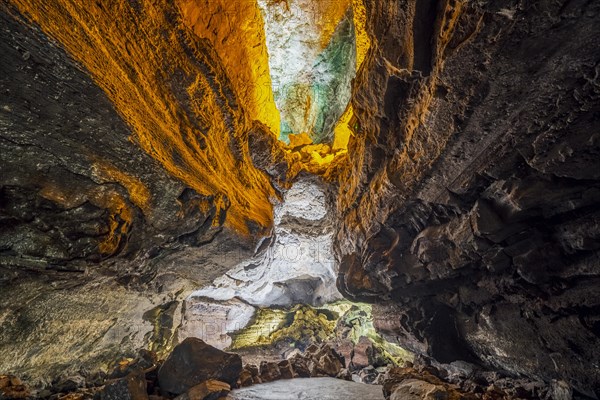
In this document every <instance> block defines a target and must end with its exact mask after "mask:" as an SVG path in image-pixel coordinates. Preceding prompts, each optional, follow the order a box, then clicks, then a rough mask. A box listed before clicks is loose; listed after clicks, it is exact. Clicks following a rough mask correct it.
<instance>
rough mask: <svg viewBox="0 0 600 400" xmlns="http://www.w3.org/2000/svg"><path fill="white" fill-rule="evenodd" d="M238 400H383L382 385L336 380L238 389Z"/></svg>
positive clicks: (294, 381) (288, 381)
mask: <svg viewBox="0 0 600 400" xmlns="http://www.w3.org/2000/svg"><path fill="white" fill-rule="evenodd" d="M230 396H231V398H232V399H235V400H298V399H302V400H347V399H362V400H383V399H384V397H383V391H382V388H381V386H380V385H367V384H364V383H356V382H350V381H344V380H341V379H335V378H296V379H285V380H280V381H275V382H270V383H263V384H259V385H254V386H250V387H246V388H241V389H236V390H234V391H232V392H231V394H230Z"/></svg>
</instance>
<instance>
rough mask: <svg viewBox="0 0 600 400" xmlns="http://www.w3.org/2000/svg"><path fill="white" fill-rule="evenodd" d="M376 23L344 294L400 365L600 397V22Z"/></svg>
mask: <svg viewBox="0 0 600 400" xmlns="http://www.w3.org/2000/svg"><path fill="white" fill-rule="evenodd" d="M369 5H370V6H369V7H367V10H368V27H369V29H370V31H371V35H372V37H373V40H374V45H373V46H372V48H371V51H370V53H369V55H368V58H367V61H366V64H365V65H364V67H363V69H362V70H361V71H360V73H359V76H358V77H357V82H356V84H355V93H354V97H353V106H354V109H355V110H356V114H357V115H356V116H357V125H358V126H359V133H358V134H357V136H356V137H355V138H354V139H352V140H351V143H350V153H352V154H357V155H359V156H355V157H353V158H352V163H353V166H352V168H351V169H350V170H349V171H348V172H347V174H346V175H345V176H343V177H342V179H340V182H341V191H340V196H339V198H338V208H339V210H340V213H341V217H342V219H343V223H342V224H341V226H340V229H339V231H338V236H337V243H336V247H337V253H338V257H339V259H340V261H341V265H340V277H339V280H338V286H339V288H340V290H341V291H343V292H344V293H345V294H346V295H348V296H350V297H352V298H355V299H364V300H368V301H371V302H377V303H380V306H379V307H376V311H375V313H376V314H378V315H377V317H376V325H377V327H378V328H379V329H380V330H381V331H383V332H385V333H386V334H387V335H388V337H389V338H390V339H391V340H396V341H397V342H398V343H400V344H401V345H402V346H405V347H406V348H408V349H411V350H413V351H416V352H419V353H423V354H429V355H431V356H433V357H434V358H436V359H438V360H439V361H443V362H451V361H453V360H470V361H475V362H480V363H485V364H487V365H491V366H494V367H495V368H500V369H504V370H507V371H511V372H512V373H520V374H525V375H528V376H530V377H536V378H540V379H544V380H547V381H549V380H552V379H557V380H564V381H567V382H568V384H569V385H572V386H573V387H574V388H575V389H576V390H578V391H580V392H581V393H586V394H588V395H589V396H592V397H593V396H594V395H595V396H600V393H599V392H598V387H600V366H599V365H598V360H600V353H599V351H600V330H599V327H600V325H599V324H600V295H599V288H600V253H599V249H600V240H599V239H600V236H599V233H600V230H599V229H598V227H599V226H600V225H599V222H600V219H599V218H600V207H599V205H600V180H599V178H600V176H599V173H600V164H599V162H600V161H599V160H600V140H599V136H598V126H599V121H600V119H599V117H598V116H599V115H600V114H599V111H600V101H599V94H600V81H599V80H598V76H599V71H600V69H599V64H598V62H599V60H600V45H599V42H598V40H597V38H598V37H599V36H600V4H598V3H597V2H589V1H577V0H575V1H559V2H551V1H541V2H535V4H534V3H531V2H526V1H489V2H487V1H481V2H469V3H466V4H465V3H462V2H455V1H440V2H431V1H419V0H417V1H409V0H404V1H396V0H393V1H392V0H390V1H386V0H383V1H371V2H369Z"/></svg>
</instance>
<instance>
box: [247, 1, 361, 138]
mask: <svg viewBox="0 0 600 400" xmlns="http://www.w3.org/2000/svg"><path fill="white" fill-rule="evenodd" d="M257 3H258V5H259V7H260V10H261V12H262V14H263V16H264V23H265V32H266V44H267V49H268V51H269V68H270V72H271V77H272V80H273V92H274V97H275V103H276V104H277V108H278V109H279V111H280V114H281V138H282V140H285V141H286V142H287V141H288V135H289V134H290V133H292V134H298V133H306V134H308V135H309V136H310V138H311V139H312V141H313V142H314V143H320V142H322V141H323V142H331V141H332V139H333V128H334V126H335V124H336V122H337V121H338V119H339V117H340V116H341V115H342V113H343V112H344V110H345V109H346V106H347V105H348V102H349V100H350V95H351V93H350V83H351V80H352V78H353V77H354V73H355V64H356V50H355V41H356V39H355V29H354V20H353V18H352V1H350V0H336V1H312V0H287V1H281V2H272V1H268V0H258V2H257Z"/></svg>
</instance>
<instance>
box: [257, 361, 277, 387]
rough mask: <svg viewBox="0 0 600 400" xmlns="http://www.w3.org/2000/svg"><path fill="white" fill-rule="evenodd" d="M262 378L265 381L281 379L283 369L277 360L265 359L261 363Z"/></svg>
mask: <svg viewBox="0 0 600 400" xmlns="http://www.w3.org/2000/svg"><path fill="white" fill-rule="evenodd" d="M260 379H261V380H262V381H263V382H272V381H275V380H277V379H281V371H279V366H278V365H277V363H275V362H268V361H263V362H261V363H260Z"/></svg>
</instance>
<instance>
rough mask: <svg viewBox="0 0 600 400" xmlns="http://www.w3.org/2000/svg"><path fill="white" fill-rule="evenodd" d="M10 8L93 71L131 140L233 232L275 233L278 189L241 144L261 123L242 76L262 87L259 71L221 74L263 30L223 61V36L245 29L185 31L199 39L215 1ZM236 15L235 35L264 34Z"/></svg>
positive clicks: (18, 0)
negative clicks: (213, 201)
mask: <svg viewBox="0 0 600 400" xmlns="http://www.w3.org/2000/svg"><path fill="white" fill-rule="evenodd" d="M13 3H14V4H15V5H17V6H18V8H19V9H20V10H21V11H22V12H23V13H24V14H25V15H27V16H29V17H30V18H31V19H32V21H33V22H35V23H37V24H39V25H40V26H41V28H42V29H43V30H44V31H45V32H46V33H48V34H49V35H50V36H53V37H54V38H55V39H56V40H57V41H59V42H60V43H61V44H62V45H63V46H64V47H65V48H66V49H67V51H68V52H69V53H70V54H71V55H72V57H73V58H75V59H76V60H77V61H78V62H80V63H81V64H82V65H83V67H84V68H86V69H87V70H88V71H89V73H90V74H91V76H92V77H93V79H94V80H95V81H96V83H97V84H98V85H99V86H100V87H101V88H102V89H103V90H104V91H105V92H106V94H107V95H108V97H109V98H110V99H111V101H112V102H113V103H114V106H115V108H116V109H117V111H118V112H119V113H120V114H121V115H122V116H123V118H124V119H125V121H126V122H127V123H128V124H129V125H130V126H131V127H132V128H133V132H134V136H133V137H132V140H133V141H134V142H136V143H137V144H138V145H139V146H140V147H141V148H142V149H143V150H144V151H145V152H147V153H148V154H149V155H151V156H152V157H153V158H154V159H156V160H157V161H158V162H160V163H161V164H162V165H163V166H164V168H165V169H166V170H167V171H168V172H169V173H170V174H172V175H173V176H175V177H176V178H178V179H180V180H181V181H182V182H184V183H185V184H186V185H188V186H189V187H191V188H193V189H195V190H196V191H197V192H198V193H200V194H203V195H206V196H218V197H220V198H222V199H223V200H222V201H221V208H220V210H218V213H221V214H224V213H227V224H228V225H229V226H230V227H233V228H234V229H236V230H237V231H239V232H242V233H249V232H250V228H249V226H250V225H251V226H252V232H253V233H260V232H262V231H264V230H266V229H268V228H269V227H270V226H271V224H272V205H271V202H270V199H272V198H274V197H275V192H274V190H273V188H272V186H271V184H270V182H269V179H268V178H267V176H266V175H265V174H264V173H263V172H261V171H259V170H257V169H256V168H255V167H254V166H253V164H252V162H251V160H250V156H249V151H248V144H247V141H246V133H247V131H248V129H249V127H250V123H251V119H250V118H255V117H258V115H256V113H257V112H258V111H257V110H259V109H260V107H258V105H259V104H260V103H259V102H258V100H257V96H259V93H257V92H256V91H253V90H250V91H249V92H244V91H243V90H240V89H243V88H247V87H248V86H249V85H252V84H254V83H255V82H254V81H252V80H249V81H245V79H249V78H252V77H254V78H255V79H257V80H259V81H260V79H263V80H264V81H265V82H267V80H266V78H265V74H264V73H263V72H261V70H260V68H259V69H258V70H256V69H253V68H258V67H257V66H256V65H253V66H250V65H248V63H246V64H245V65H243V64H242V65H240V66H239V67H238V68H237V69H236V70H232V71H227V70H226V68H227V66H228V63H233V62H234V60H236V59H239V60H242V59H243V58H244V57H251V56H252V55H253V53H252V52H250V53H248V51H249V50H248V47H251V46H252V45H253V44H255V43H259V42H260V32H259V34H258V36H257V39H256V42H246V43H245V44H244V43H237V44H236V46H239V51H240V53H239V55H238V57H234V58H233V59H232V60H231V61H228V63H224V62H223V59H225V57H226V55H224V54H222V55H220V54H218V50H222V51H229V50H231V49H232V48H233V47H235V46H234V45H233V43H231V44H229V43H223V39H224V38H225V37H227V38H229V39H230V40H231V41H232V42H234V41H235V42H239V41H237V40H236V38H241V37H242V36H243V30H242V31H241V32H238V33H232V34H231V35H227V34H226V32H214V34H213V35H212V37H211V38H208V39H204V38H201V37H199V35H198V33H194V32H192V31H191V30H190V27H191V26H193V27H194V31H197V32H198V31H199V32H200V33H202V32H201V31H202V30H201V29H197V25H198V24H197V22H198V21H197V18H196V19H194V18H195V16H196V15H197V14H198V13H201V14H203V15H204V16H205V17H206V16H207V15H211V14H210V12H217V11H218V4H216V3H214V2H210V3H211V6H210V7H211V9H204V10H203V9H197V7H202V6H203V5H202V4H204V6H206V7H208V3H193V4H192V2H187V3H186V2H183V3H181V4H179V5H180V7H177V6H176V5H173V4H172V3H170V2H167V1H158V2H154V3H152V4H150V3H129V2H125V3H123V2H120V1H109V2H93V3H89V4H88V3H81V2H79V1H74V0H59V1H56V2H52V3H47V2H43V1H38V0H35V1H24V0H14V1H13ZM213 8H214V9H213ZM221 15H227V16H228V17H231V14H227V13H226V14H221ZM218 17H219V16H218V15H216V16H215V18H218ZM233 17H235V18H233V19H232V20H230V22H231V24H230V28H231V30H232V31H236V30H239V29H241V27H244V23H245V22H248V23H250V24H251V26H249V28H248V29H254V28H252V24H254V25H253V26H255V27H256V29H257V30H258V31H260V24H259V22H258V20H257V19H256V15H254V16H252V15H250V16H248V17H247V18H249V20H243V18H242V17H243V16H242V15H239V16H237V17H239V18H242V19H236V18H237V17H236V16H233ZM244 18H245V17H244ZM193 21H196V24H193ZM206 21H207V22H208V21H209V19H206ZM221 25H222V24H221ZM221 25H219V26H221ZM211 40H212V41H214V43H217V42H218V41H219V40H220V41H221V43H218V46H217V45H216V44H213V43H211ZM254 51H257V52H258V53H260V49H259V50H254ZM244 52H247V53H246V54H245V55H244V54H243V53H244ZM253 74H254V75H253ZM234 75H235V76H236V78H235V79H231V78H230V77H231V76H234ZM236 82H237V83H238V85H237V87H236ZM244 106H247V107H248V110H249V112H248V110H245V109H244V108H243V107H244ZM257 107H258V108H257ZM267 113H269V112H267ZM267 122H268V121H267ZM271 125H272V124H271ZM112 174H113V175H115V173H114V171H113V172H112ZM115 176H116V175H115ZM120 178H121V180H122V178H124V177H123V176H121V177H120ZM130 183H131V182H130ZM129 187H132V186H131V185H130V184H129ZM142 198H143V196H142Z"/></svg>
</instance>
